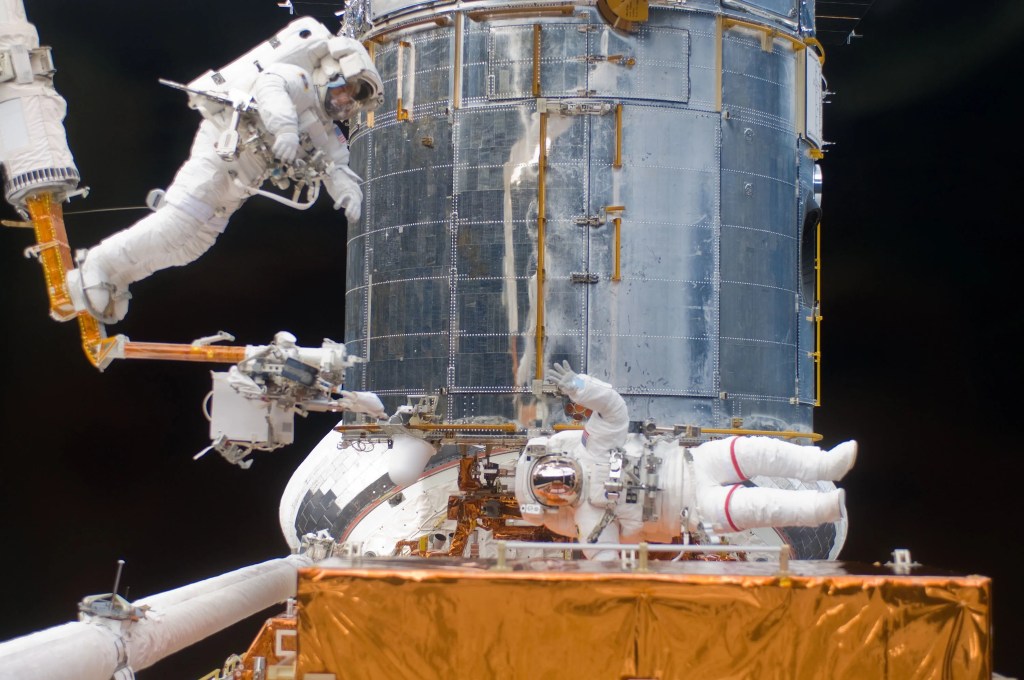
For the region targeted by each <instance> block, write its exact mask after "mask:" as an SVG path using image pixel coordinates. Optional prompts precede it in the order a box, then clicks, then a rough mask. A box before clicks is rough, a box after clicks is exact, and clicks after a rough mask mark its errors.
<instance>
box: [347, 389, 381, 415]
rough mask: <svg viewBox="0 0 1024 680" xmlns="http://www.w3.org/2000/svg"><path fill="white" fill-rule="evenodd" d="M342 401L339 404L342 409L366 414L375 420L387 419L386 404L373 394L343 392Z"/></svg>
mask: <svg viewBox="0 0 1024 680" xmlns="http://www.w3.org/2000/svg"><path fill="white" fill-rule="evenodd" d="M340 394H341V400H340V401H339V402H338V403H339V404H340V405H341V407H342V408H344V409H345V410H346V411H351V412H352V413H365V414H366V415H368V416H373V417H374V418H387V417H388V414H387V412H386V411H385V410H384V402H382V401H381V400H380V397H378V396H377V395H376V394H374V393H373V392H346V391H344V390H342V392H341V393H340Z"/></svg>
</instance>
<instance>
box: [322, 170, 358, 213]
mask: <svg viewBox="0 0 1024 680" xmlns="http://www.w3.org/2000/svg"><path fill="white" fill-rule="evenodd" d="M328 188H329V190H330V193H331V197H332V198H334V209H335V210H342V209H344V210H345V219H347V220H348V221H349V222H357V221H359V216H360V215H361V214H362V190H361V189H360V188H359V185H358V184H357V183H356V182H355V180H354V179H352V178H351V177H349V176H348V174H347V173H345V171H344V170H340V169H335V171H334V172H332V173H331V185H330V186H329V187H328Z"/></svg>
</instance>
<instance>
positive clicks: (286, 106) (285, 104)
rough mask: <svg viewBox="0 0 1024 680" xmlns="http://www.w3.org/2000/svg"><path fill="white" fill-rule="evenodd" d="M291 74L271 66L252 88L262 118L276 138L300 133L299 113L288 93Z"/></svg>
mask: <svg viewBox="0 0 1024 680" xmlns="http://www.w3.org/2000/svg"><path fill="white" fill-rule="evenodd" d="M275 66H276V65H275ZM290 75H291V74H288V73H287V72H285V71H283V70H281V69H277V68H274V66H270V67H268V68H267V69H266V70H265V71H264V72H263V73H261V74H260V76H259V77H258V78H257V79H256V82H255V83H254V84H253V88H252V95H253V98H254V99H255V100H256V107H257V109H258V110H259V113H260V119H261V120H262V121H263V125H264V126H265V127H266V128H267V131H268V132H269V133H270V134H272V135H274V137H275V138H276V137H277V136H278V135H281V134H289V133H290V134H294V135H296V136H298V134H299V114H298V111H296V109H295V103H294V102H293V101H292V98H291V96H290V95H289V94H288V78H289V77H290Z"/></svg>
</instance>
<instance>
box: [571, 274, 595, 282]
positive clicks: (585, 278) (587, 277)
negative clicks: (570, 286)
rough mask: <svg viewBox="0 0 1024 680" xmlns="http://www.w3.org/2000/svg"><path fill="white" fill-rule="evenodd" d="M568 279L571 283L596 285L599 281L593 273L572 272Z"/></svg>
mask: <svg viewBox="0 0 1024 680" xmlns="http://www.w3.org/2000/svg"><path fill="white" fill-rule="evenodd" d="M569 277H570V279H571V280H572V282H573V283H597V282H598V280H599V279H600V277H599V276H598V275H597V274H594V273H593V272H572V273H571V274H570V275H569Z"/></svg>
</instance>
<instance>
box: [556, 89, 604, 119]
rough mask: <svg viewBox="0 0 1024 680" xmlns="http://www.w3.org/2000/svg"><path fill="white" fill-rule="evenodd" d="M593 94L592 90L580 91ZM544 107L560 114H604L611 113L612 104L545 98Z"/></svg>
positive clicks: (583, 93) (582, 93)
mask: <svg viewBox="0 0 1024 680" xmlns="http://www.w3.org/2000/svg"><path fill="white" fill-rule="evenodd" d="M591 94H593V92H592V91H590V90H587V91H586V92H582V91H581V92H580V95H581V96H587V95H591ZM544 109H545V110H546V111H547V112H548V113H551V114H554V115H559V116H603V115H605V114H607V113H610V112H611V110H612V105H611V104H609V103H608V102H602V101H592V100H578V99H566V100H556V101H552V100H550V99H545V100H544Z"/></svg>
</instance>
